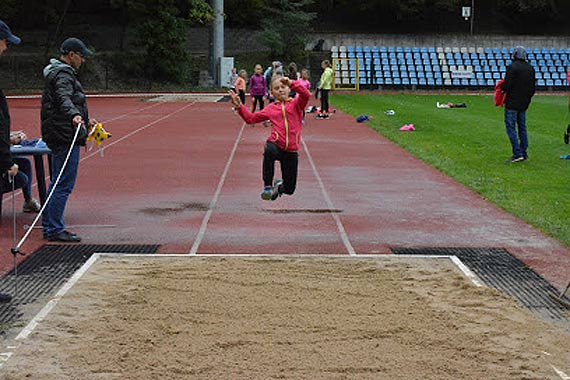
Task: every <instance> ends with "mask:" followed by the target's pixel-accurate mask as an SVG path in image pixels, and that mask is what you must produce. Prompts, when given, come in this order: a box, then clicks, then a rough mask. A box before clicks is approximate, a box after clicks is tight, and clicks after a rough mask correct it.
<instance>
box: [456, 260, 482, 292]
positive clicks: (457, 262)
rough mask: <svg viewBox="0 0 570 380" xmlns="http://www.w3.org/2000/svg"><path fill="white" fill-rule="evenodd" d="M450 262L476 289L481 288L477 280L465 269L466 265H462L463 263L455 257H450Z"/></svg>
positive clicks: (480, 283)
mask: <svg viewBox="0 0 570 380" xmlns="http://www.w3.org/2000/svg"><path fill="white" fill-rule="evenodd" d="M450 258H451V261H453V263H454V264H455V265H456V266H457V267H458V268H459V269H460V270H461V271H462V272H463V273H464V274H465V276H467V278H469V279H470V280H471V282H472V283H473V284H474V285H475V286H478V287H483V286H484V285H483V283H482V282H481V281H479V278H478V277H477V276H476V275H475V273H473V272H472V271H471V269H469V268H468V267H467V265H465V264H463V262H462V261H461V260H460V259H459V257H457V256H451V257H450Z"/></svg>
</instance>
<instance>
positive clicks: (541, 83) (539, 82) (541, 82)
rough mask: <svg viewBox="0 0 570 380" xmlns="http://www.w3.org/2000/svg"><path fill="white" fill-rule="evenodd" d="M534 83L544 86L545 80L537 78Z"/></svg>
mask: <svg viewBox="0 0 570 380" xmlns="http://www.w3.org/2000/svg"><path fill="white" fill-rule="evenodd" d="M536 84H537V85H538V87H544V86H546V82H545V81H544V79H539V80H538V81H537V82H536Z"/></svg>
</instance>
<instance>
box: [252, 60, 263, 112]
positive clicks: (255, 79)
mask: <svg viewBox="0 0 570 380" xmlns="http://www.w3.org/2000/svg"><path fill="white" fill-rule="evenodd" d="M262 71H263V68H262V67H261V65H260V64H257V65H255V68H254V69H253V75H252V76H251V78H249V94H250V95H251V98H252V102H251V112H255V110H256V109H257V105H258V104H259V110H260V111H261V110H262V109H263V108H264V107H265V104H264V102H263V97H264V96H265V78H264V77H263V73H262Z"/></svg>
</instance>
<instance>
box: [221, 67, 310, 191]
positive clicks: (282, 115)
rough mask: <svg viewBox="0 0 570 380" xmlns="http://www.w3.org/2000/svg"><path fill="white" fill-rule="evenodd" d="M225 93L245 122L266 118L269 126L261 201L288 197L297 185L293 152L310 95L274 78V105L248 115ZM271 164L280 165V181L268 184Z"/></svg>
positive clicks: (292, 82) (294, 83)
mask: <svg viewBox="0 0 570 380" xmlns="http://www.w3.org/2000/svg"><path fill="white" fill-rule="evenodd" d="M291 90H294V91H295V92H296V93H297V94H298V96H297V97H296V98H294V99H292V98H290V97H289V92H290V91H291ZM229 94H230V96H231V98H232V103H233V105H234V106H235V107H236V108H237V110H238V113H239V115H240V116H241V117H242V119H243V120H244V121H245V122H246V123H248V124H254V123H259V122H262V121H264V120H268V119H269V120H270V121H271V124H272V125H273V128H272V129H271V134H270V136H269V138H268V139H267V141H266V143H265V151H264V153H263V184H264V188H263V192H262V193H261V199H263V200H266V201H268V200H275V199H277V198H278V197H280V196H281V195H282V194H287V195H292V194H293V193H294V192H295V187H296V186H297V167H298V162H299V160H298V154H297V150H298V149H299V144H300V142H301V129H302V127H303V123H302V119H303V111H304V109H305V107H306V106H307V103H308V102H309V97H310V96H311V93H310V92H309V91H308V90H307V89H306V88H305V87H304V86H303V85H302V84H301V83H300V82H299V81H297V80H290V79H289V78H287V77H279V76H276V77H274V78H273V80H272V81H271V94H272V95H273V97H274V98H275V102H274V103H271V104H269V105H268V106H267V107H265V109H263V110H262V111H259V112H256V113H251V112H250V111H249V110H248V109H247V108H246V107H245V106H244V105H243V103H242V102H241V101H240V99H239V97H238V96H237V95H236V94H235V93H233V92H231V91H229ZM275 161H279V162H280V163H281V174H282V175H283V180H276V181H275V183H272V182H273V176H274V174H275Z"/></svg>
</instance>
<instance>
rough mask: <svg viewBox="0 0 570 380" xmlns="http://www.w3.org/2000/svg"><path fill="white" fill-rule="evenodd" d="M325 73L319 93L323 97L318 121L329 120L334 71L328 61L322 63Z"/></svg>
mask: <svg viewBox="0 0 570 380" xmlns="http://www.w3.org/2000/svg"><path fill="white" fill-rule="evenodd" d="M321 67H322V69H323V73H322V74H321V81H320V84H319V88H318V90H319V92H320V97H321V110H320V112H319V114H318V115H317V118H318V119H328V118H329V93H330V91H331V89H332V81H333V70H332V69H331V64H330V62H329V61H328V60H324V61H322V62H321Z"/></svg>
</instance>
